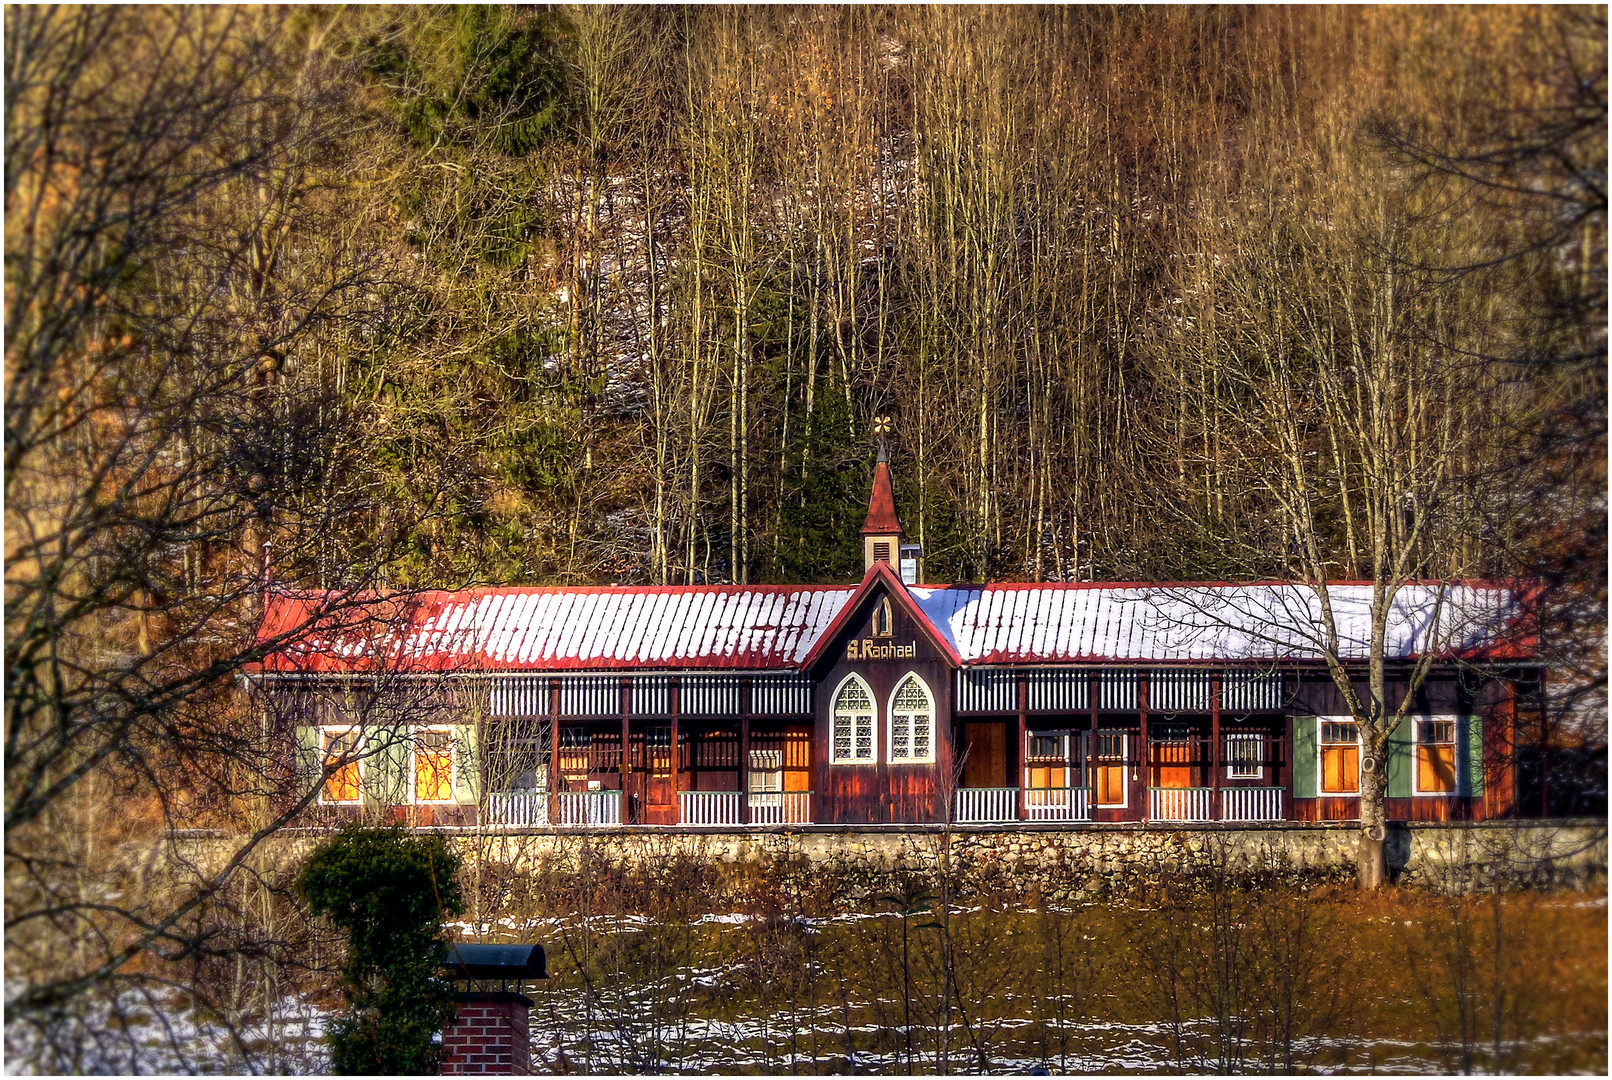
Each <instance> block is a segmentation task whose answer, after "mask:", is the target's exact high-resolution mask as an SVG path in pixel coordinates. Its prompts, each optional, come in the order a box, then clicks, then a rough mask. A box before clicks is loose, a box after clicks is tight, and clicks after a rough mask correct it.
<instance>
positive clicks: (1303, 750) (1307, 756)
mask: <svg viewBox="0 0 1612 1080" xmlns="http://www.w3.org/2000/svg"><path fill="white" fill-rule="evenodd" d="M1317 723H1318V721H1317V720H1316V718H1315V717H1313V716H1295V717H1294V718H1293V797H1294V798H1295V799H1313V798H1315V795H1316V785H1317V783H1318V781H1319V777H1320V774H1321V764H1320V760H1319V759H1318V758H1317V756H1316V752H1315V740H1316V725H1317Z"/></svg>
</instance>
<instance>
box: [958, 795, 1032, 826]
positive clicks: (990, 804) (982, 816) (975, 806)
mask: <svg viewBox="0 0 1612 1080" xmlns="http://www.w3.org/2000/svg"><path fill="white" fill-rule="evenodd" d="M1018 817H1019V789H1018V788H1010V787H1001V788H959V789H958V791H957V818H956V820H957V823H958V824H960V825H986V824H991V823H993V822H998V821H1017V820H1018Z"/></svg>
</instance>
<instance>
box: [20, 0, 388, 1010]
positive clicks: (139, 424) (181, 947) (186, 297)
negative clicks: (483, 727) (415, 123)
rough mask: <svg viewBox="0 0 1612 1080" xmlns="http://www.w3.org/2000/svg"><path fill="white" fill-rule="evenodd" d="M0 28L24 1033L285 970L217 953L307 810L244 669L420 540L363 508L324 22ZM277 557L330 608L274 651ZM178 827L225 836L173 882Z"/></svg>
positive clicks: (268, 948)
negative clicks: (345, 379) (90, 1010)
mask: <svg viewBox="0 0 1612 1080" xmlns="http://www.w3.org/2000/svg"><path fill="white" fill-rule="evenodd" d="M6 29H7V34H6V53H5V79H6V86H5V91H6V93H5V98H6V105H5V107H6V204H5V206H6V236H5V246H6V323H7V337H6V406H5V407H6V414H5V415H6V421H5V422H6V458H5V461H6V471H5V496H6V503H7V514H6V561H5V567H6V646H5V648H6V670H7V678H6V689H5V703H6V749H5V775H6V802H5V824H6V840H5V855H6V881H7V889H6V919H7V922H6V941H7V946H8V950H7V956H8V959H7V965H8V966H7V974H8V977H10V978H11V979H12V980H13V981H10V982H8V991H7V993H8V999H7V1003H6V1011H7V1018H8V1021H10V1020H18V1019H27V1018H39V1017H43V1016H46V1015H48V1014H51V1013H53V1012H56V1013H59V1012H61V1011H62V1010H69V1011H70V1010H72V1009H74V1008H77V1007H79V1005H80V1004H82V1002H83V1001H84V999H85V998H86V996H89V997H93V996H95V995H101V996H102V998H103V1000H105V999H106V998H108V997H109V998H110V999H111V1000H113V1001H116V1000H118V999H119V997H118V995H119V992H120V990H121V989H123V988H128V987H143V988H145V989H147V990H150V989H152V988H158V989H160V988H162V987H164V986H169V987H178V988H180V989H186V988H187V986H188V987H189V988H190V989H194V986H193V984H187V979H186V976H185V968H184V965H185V964H186V963H187V962H192V961H196V960H198V958H205V957H210V956H215V955H217V954H218V953H219V952H220V951H225V952H228V951H230V950H235V951H237V952H238V953H239V954H240V955H243V956H248V955H257V956H262V955H264V954H265V953H267V952H272V951H273V945H272V943H270V942H267V941H256V942H254V940H253V933H252V932H251V931H243V932H240V933H234V932H226V927H227V925H229V924H230V923H231V920H232V919H234V918H235V917H236V916H238V915H240V914H241V912H242V910H243V909H240V908H235V909H234V911H235V915H230V914H229V912H230V910H231V906H232V903H233V901H229V899H228V898H229V896H230V893H229V887H230V885H231V882H232V881H234V880H235V879H237V878H238V877H239V876H240V875H241V873H242V872H243V870H244V869H246V868H247V867H248V865H249V863H250V861H251V859H252V856H253V853H254V852H255V851H257V850H258V849H259V848H260V846H261V845H262V843H263V841H264V840H265V838H267V837H268V836H270V835H272V834H273V833H274V832H275V831H276V830H278V829H279V828H280V827H281V826H283V825H284V824H285V823H286V822H287V821H289V820H291V819H292V818H293V817H294V816H295V815H296V814H297V813H298V812H299V810H300V809H301V808H302V807H303V806H304V805H306V804H307V803H308V802H310V801H311V800H312V799H313V798H315V797H316V793H317V790H318V788H317V785H315V786H314V788H313V789H312V790H308V791H306V792H304V793H302V794H301V796H300V797H294V798H291V799H284V798H282V797H281V796H282V795H283V792H284V791H285V788H286V780H287V771H288V768H289V764H288V754H289V750H290V746H289V744H288V743H287V742H286V741H285V738H284V735H285V733H284V732H282V731H279V730H270V727H269V725H266V724H258V723H255V722H253V718H252V717H251V714H250V713H249V712H248V711H247V709H246V704H245V701H244V699H243V696H242V695H241V694H240V693H239V690H238V687H237V676H238V674H239V673H240V672H242V671H243V669H245V668H246V667H247V666H249V665H251V664H253V663H255V662H256V661H258V660H260V659H261V658H262V657H263V656H264V655H265V654H266V653H268V652H270V651H272V650H274V649H277V648H279V647H282V646H285V645H288V644H291V643H294V642H297V641H300V640H302V639H303V638H305V637H306V636H307V634H308V633H309V632H310V629H311V628H312V627H313V626H314V625H315V624H317V623H320V622H322V621H326V620H328V619H329V618H331V617H332V616H334V615H339V613H341V612H342V611H344V610H346V609H347V608H348V607H349V606H350V605H351V604H352V602H353V601H354V600H355V598H358V597H360V596H361V595H362V594H363V592H364V591H365V590H367V589H371V588H373V587H374V586H375V585H376V584H378V583H379V581H380V580H381V578H382V575H383V574H384V573H385V568H386V567H387V566H388V565H389V563H390V561H391V553H392V546H393V545H394V544H395V543H397V542H398V541H399V540H400V539H402V538H403V537H405V536H406V535H407V534H408V532H409V529H410V527H411V523H410V522H408V521H406V520H399V519H392V520H384V518H385V514H384V512H381V513H378V509H379V508H378V507H377V505H376V500H375V498H374V494H375V493H374V492H373V491H372V490H371V489H370V488H369V487H368V486H367V484H366V481H365V480H364V479H363V477H362V473H361V470H360V469H359V468H358V467H357V463H358V462H359V461H360V460H361V459H362V456H363V454H364V451H365V448H366V446H367V444H368V433H367V430H366V424H365V422H364V416H363V415H362V413H360V412H359V411H357V410H355V409H353V408H352V407H351V406H350V404H349V403H348V402H346V401H344V400H343V394H342V386H341V371H342V370H343V365H344V364H345V363H346V361H347V357H348V356H349V355H350V354H352V353H354V352H357V351H361V350H362V349H364V348H365V347H366V346H365V342H366V340H370V339H372V338H373V335H374V334H375V332H376V329H377V327H378V325H379V322H380V320H381V318H383V312H382V311H381V310H380V308H381V306H382V305H383V304H384V300H383V299H382V298H383V297H384V296H385V295H387V294H388V292H389V289H388V286H387V284H386V282H385V275H384V273H383V272H382V270H381V263H382V261H383V256H384V252H373V251H372V252H370V253H368V254H366V253H364V252H361V251H359V250H358V249H357V245H356V244H355V241H354V230H353V229H352V228H351V227H349V225H348V224H347V223H348V222H350V221H351V220H352V219H353V217H354V215H353V214H352V213H351V210H352V208H351V206H347V205H344V204H343V202H342V195H341V192H342V189H343V186H342V181H343V176H342V168H341V167H340V166H339V165H337V164H336V163H337V162H341V161H342V160H343V159H342V156H341V151H340V147H339V133H340V131H341V123H342V121H341V115H340V109H339V107H338V104H337V102H336V101H335V100H334V98H333V97H332V91H333V90H334V88H335V86H336V80H335V79H334V78H333V77H332V72H331V70H330V69H329V67H328V66H327V65H326V64H325V63H324V61H323V60H322V59H321V57H322V56H323V50H322V49H321V47H320V43H319V41H318V38H317V33H316V31H315V30H314V29H313V28H310V27H309V26H307V25H304V24H294V23H292V22H291V21H289V20H288V17H286V16H285V15H276V14H270V13H264V12H247V11H231V10H219V9H215V10H199V9H162V10H157V9H93V8H82V9H73V10H67V9H15V10H8V12H7V14H6ZM310 34H312V35H313V36H311V37H310V36H309V35H310ZM377 517H379V518H382V519H383V520H376V519H377ZM271 551H272V558H273V563H274V566H275V567H276V572H277V573H285V574H287V575H289V576H292V577H297V578H301V579H303V580H310V581H318V582H320V583H321V584H324V585H328V586H330V591H329V592H328V593H327V594H322V598H321V599H320V600H319V601H318V602H316V603H314V604H313V605H312V606H311V607H310V608H309V609H308V610H307V612H306V617H305V618H303V619H299V620H296V621H294V622H293V623H291V624H288V625H283V626H279V627H276V628H274V629H273V630H272V631H270V632H269V633H268V634H267V635H266V636H264V637H262V638H259V637H258V636H257V629H258V621H259V618H260V617H261V615H262V598H263V595H264V589H265V584H266V578H267V575H268V574H269V572H270V570H269V568H270V553H271ZM363 617H364V618H373V616H372V615H365V616H363ZM180 827H219V828H223V829H225V830H228V831H229V832H230V833H231V834H233V835H235V836H236V837H238V839H235V840H232V841H230V842H229V843H228V845H227V850H224V851H222V852H221V853H220V854H218V856H217V857H216V858H206V859H201V860H197V861H196V862H195V863H193V864H186V863H185V862H184V860H182V859H175V858H169V857H168V856H171V855H172V854H173V850H172V849H171V848H169V849H165V847H164V845H165V843H166V842H167V840H168V838H171V837H172V836H173V833H172V830H174V829H175V828H180ZM247 907H248V909H249V908H250V905H247ZM215 916H217V917H218V918H222V919H223V920H224V922H223V924H220V923H219V922H217V921H216V920H215ZM260 946H261V948H260Z"/></svg>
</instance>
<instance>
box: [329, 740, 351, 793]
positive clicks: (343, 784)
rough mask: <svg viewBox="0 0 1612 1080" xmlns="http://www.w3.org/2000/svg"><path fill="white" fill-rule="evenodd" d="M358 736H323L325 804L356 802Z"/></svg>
mask: <svg viewBox="0 0 1612 1080" xmlns="http://www.w3.org/2000/svg"><path fill="white" fill-rule="evenodd" d="M357 752H358V736H357V735H356V734H354V733H351V732H346V733H341V734H327V735H326V736H325V768H326V769H328V770H330V774H329V775H328V776H326V777H325V801H326V802H357V801H358V758H357V756H356V755H357Z"/></svg>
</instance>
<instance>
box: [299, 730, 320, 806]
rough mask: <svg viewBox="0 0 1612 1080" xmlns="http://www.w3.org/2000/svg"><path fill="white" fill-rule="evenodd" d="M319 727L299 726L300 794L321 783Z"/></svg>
mask: <svg viewBox="0 0 1612 1080" xmlns="http://www.w3.org/2000/svg"><path fill="white" fill-rule="evenodd" d="M321 771H322V770H321V768H320V763H319V729H318V728H317V727H314V726H313V725H311V724H308V725H304V726H302V727H299V728H297V779H298V781H299V788H298V792H297V793H298V794H299V795H305V794H307V793H308V791H309V790H310V789H312V788H313V787H315V786H316V785H317V784H318V783H319V774H320V772H321Z"/></svg>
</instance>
